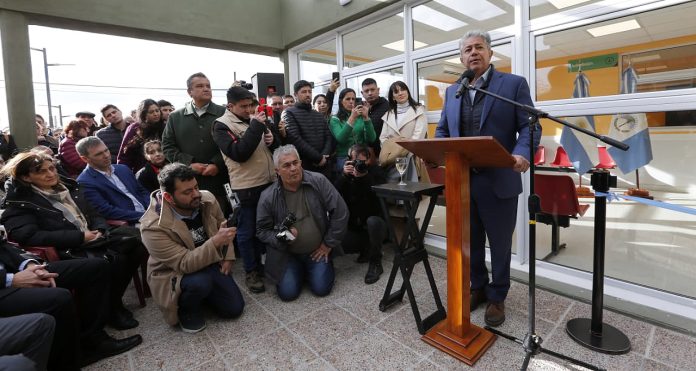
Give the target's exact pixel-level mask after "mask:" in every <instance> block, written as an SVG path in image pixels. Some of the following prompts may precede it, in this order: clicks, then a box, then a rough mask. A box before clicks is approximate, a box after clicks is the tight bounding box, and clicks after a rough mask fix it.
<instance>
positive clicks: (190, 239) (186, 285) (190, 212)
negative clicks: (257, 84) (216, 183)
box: [140, 163, 244, 333]
mask: <svg viewBox="0 0 696 371" xmlns="http://www.w3.org/2000/svg"><path fill="white" fill-rule="evenodd" d="M157 179H158V181H159V184H160V190H159V191H155V192H153V193H152V196H151V199H150V207H149V208H148V209H147V211H146V212H145V215H143V217H142V219H140V223H141V225H140V231H141V234H142V238H143V243H144V244H145V247H147V250H148V251H149V252H150V260H149V261H148V269H147V271H148V279H147V280H148V283H149V284H150V289H151V290H152V298H153V299H154V300H155V302H156V303H157V305H158V306H159V308H160V310H162V314H163V315H164V319H165V321H166V322H167V323H168V324H170V325H176V324H177V323H179V326H180V327H181V329H182V330H183V331H184V332H187V333H196V332H199V331H201V330H203V329H204V328H205V327H206V323H205V318H204V316H203V310H202V304H203V303H204V302H205V303H207V304H208V305H209V306H211V307H212V309H213V310H215V311H216V312H217V313H218V315H220V316H221V317H224V318H235V317H238V316H239V315H241V314H242V311H243V310H244V299H243V298H242V294H241V292H240V291H239V288H238V287H237V284H236V283H235V282H234V279H233V278H232V262H233V261H234V258H235V257H234V247H233V246H232V239H233V238H234V236H235V234H236V233H237V229H236V228H234V227H232V228H227V227H226V221H225V218H224V216H223V215H222V211H221V210H220V205H219V204H218V203H217V201H216V200H215V196H213V194H212V193H210V192H207V191H201V190H199V189H198V182H197V181H196V172H195V171H194V170H193V169H191V168H190V167H188V166H186V165H184V164H180V163H174V164H169V165H167V166H165V167H164V168H162V170H161V171H160V172H159V175H158V176H157Z"/></svg>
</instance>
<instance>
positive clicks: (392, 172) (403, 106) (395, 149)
mask: <svg viewBox="0 0 696 371" xmlns="http://www.w3.org/2000/svg"><path fill="white" fill-rule="evenodd" d="M388 100H389V111H387V113H385V114H384V116H382V120H383V121H384V126H382V133H381V134H380V136H379V141H380V142H381V144H382V152H381V153H380V164H381V165H382V166H383V167H384V168H385V170H386V172H387V178H388V179H389V180H390V181H396V180H398V179H399V177H400V176H399V173H398V172H397V171H396V169H395V167H394V161H395V159H396V157H409V166H408V169H407V170H406V173H405V174H404V180H410V181H418V175H417V172H416V166H415V165H416V163H415V158H414V157H413V154H411V153H410V152H408V151H406V150H405V149H403V148H402V147H400V146H398V145H395V144H394V143H392V142H393V141H394V140H399V139H424V138H425V136H426V134H427V132H428V130H427V129H428V119H427V117H426V114H425V107H423V105H421V104H420V103H418V102H417V101H416V100H414V99H413V97H411V92H410V91H409V90H408V86H406V84H405V83H404V82H403V81H397V82H395V83H393V84H391V86H390V87H389V94H388Z"/></svg>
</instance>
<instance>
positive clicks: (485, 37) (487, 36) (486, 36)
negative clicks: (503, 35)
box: [459, 30, 491, 50]
mask: <svg viewBox="0 0 696 371" xmlns="http://www.w3.org/2000/svg"><path fill="white" fill-rule="evenodd" d="M472 37H480V38H482V39H483V41H485V42H486V46H487V47H488V49H491V35H490V34H489V33H488V32H486V31H483V30H469V31H466V33H465V34H464V36H462V38H461V39H459V50H462V46H463V45H464V42H465V41H466V40H467V39H470V38H472Z"/></svg>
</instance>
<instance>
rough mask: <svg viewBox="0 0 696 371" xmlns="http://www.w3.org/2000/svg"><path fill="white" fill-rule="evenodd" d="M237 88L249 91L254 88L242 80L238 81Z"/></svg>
mask: <svg viewBox="0 0 696 371" xmlns="http://www.w3.org/2000/svg"><path fill="white" fill-rule="evenodd" d="M239 86H241V87H243V88H244V89H246V90H251V89H253V88H254V84H252V83H250V82H246V81H244V80H239Z"/></svg>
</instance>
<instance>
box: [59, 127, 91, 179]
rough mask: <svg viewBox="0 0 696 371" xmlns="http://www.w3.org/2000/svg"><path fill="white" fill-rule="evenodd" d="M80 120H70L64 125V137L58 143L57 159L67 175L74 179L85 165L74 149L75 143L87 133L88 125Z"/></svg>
mask: <svg viewBox="0 0 696 371" xmlns="http://www.w3.org/2000/svg"><path fill="white" fill-rule="evenodd" d="M88 125H89V124H87V123H86V122H84V121H82V120H72V121H70V122H69V123H68V125H66V126H65V129H64V130H63V132H64V133H65V138H63V140H61V141H60V144H59V145H58V159H59V160H60V164H61V165H62V166H63V168H64V169H65V171H67V172H68V175H69V176H70V177H71V178H73V179H75V178H77V176H78V175H80V173H81V172H82V170H83V169H84V168H85V166H87V163H86V162H84V161H82V159H81V158H80V155H79V154H78V153H77V150H76V149H75V144H76V143H77V142H78V141H79V140H80V139H82V138H84V137H86V136H87V135H88V134H87V133H88V127H89V126H88Z"/></svg>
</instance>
